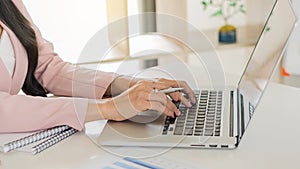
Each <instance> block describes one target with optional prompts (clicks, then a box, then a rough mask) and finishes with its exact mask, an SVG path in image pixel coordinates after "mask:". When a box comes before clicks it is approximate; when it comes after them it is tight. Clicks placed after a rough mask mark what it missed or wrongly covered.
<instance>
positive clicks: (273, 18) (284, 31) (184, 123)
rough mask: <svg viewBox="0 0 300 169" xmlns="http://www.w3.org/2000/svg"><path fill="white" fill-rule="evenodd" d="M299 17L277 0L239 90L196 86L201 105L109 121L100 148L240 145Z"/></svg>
mask: <svg viewBox="0 0 300 169" xmlns="http://www.w3.org/2000/svg"><path fill="white" fill-rule="evenodd" d="M296 20H297V18H296V15H295V13H294V11H293V9H292V5H291V3H290V1H289V0H276V1H275V3H274V6H273V8H272V10H271V13H270V15H269V17H268V19H267V21H266V23H265V26H264V28H263V31H262V33H261V35H260V37H259V40H258V41H257V44H256V46H255V48H254V50H253V51H252V54H251V57H250V59H249V61H248V64H247V66H246V68H245V70H244V72H243V74H242V76H241V78H240V80H239V83H238V85H237V86H236V87H235V88H232V87H229V88H226V89H224V90H212V89H210V90H205V89H199V90H195V94H196V98H197V104H195V105H193V106H192V107H191V108H187V107H185V106H183V105H182V104H180V103H176V105H177V106H178V108H179V109H180V111H181V112H182V114H181V115H180V116H179V117H177V118H171V117H168V116H166V115H164V114H161V113H159V112H156V111H151V110H149V111H146V112H142V113H141V115H137V116H135V117H133V118H132V119H129V120H126V121H123V122H115V121H108V122H107V123H106V125H105V126H104V129H103V131H102V132H101V134H100V136H99V137H98V138H97V139H96V142H97V143H98V144H99V145H102V146H144V147H147V146H151V147H190V148H221V149H230V148H236V147H237V146H238V144H239V143H240V141H241V138H242V136H243V134H244V133H245V130H246V128H247V125H248V124H249V122H250V120H251V118H252V116H253V114H254V112H255V109H256V107H257V106H258V104H259V101H260V99H261V97H262V95H263V93H264V91H265V89H266V87H267V85H268V83H269V81H270V79H271V76H272V74H273V72H274V69H275V68H276V65H277V64H278V63H279V61H280V60H281V57H282V55H283V52H284V50H285V47H286V44H287V41H288V39H289V37H290V35H291V33H292V30H293V28H294V26H295V24H296ZM148 117H151V118H149V119H150V120H149V121H147V118H148ZM153 117H155V118H153ZM138 121H144V122H146V123H139V122H138Z"/></svg>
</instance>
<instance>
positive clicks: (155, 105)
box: [150, 101, 174, 116]
mask: <svg viewBox="0 0 300 169" xmlns="http://www.w3.org/2000/svg"><path fill="white" fill-rule="evenodd" d="M150 105H151V106H150V109H151V110H156V111H159V112H162V113H164V114H165V115H167V116H174V112H172V111H170V110H169V109H167V108H166V106H164V105H162V104H161V103H160V102H157V101H150Z"/></svg>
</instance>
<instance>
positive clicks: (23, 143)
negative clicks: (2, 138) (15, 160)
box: [3, 125, 71, 153]
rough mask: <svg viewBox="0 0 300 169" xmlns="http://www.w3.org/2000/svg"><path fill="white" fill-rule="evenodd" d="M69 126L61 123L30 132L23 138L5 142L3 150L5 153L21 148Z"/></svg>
mask: <svg viewBox="0 0 300 169" xmlns="http://www.w3.org/2000/svg"><path fill="white" fill-rule="evenodd" d="M70 128H71V127H69V126H66V125H63V126H57V127H53V128H50V129H47V130H45V131H41V132H38V133H35V134H31V135H29V136H26V137H23V138H20V139H18V140H15V141H12V142H10V143H7V144H5V145H4V148H3V150H4V152H5V153H7V152H9V151H12V150H14V149H17V148H21V147H23V146H26V145H28V144H31V143H34V142H37V141H40V140H42V139H45V138H47V137H50V136H53V135H56V134H58V133H61V132H63V131H65V130H68V129H70Z"/></svg>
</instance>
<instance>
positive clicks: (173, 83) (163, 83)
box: [153, 78, 196, 107]
mask: <svg viewBox="0 0 300 169" xmlns="http://www.w3.org/2000/svg"><path fill="white" fill-rule="evenodd" d="M153 86H154V88H155V89H158V90H162V89H168V88H183V93H185V94H186V95H187V96H188V98H189V100H190V101H189V100H188V99H187V98H185V97H184V96H183V95H182V93H181V92H179V91H177V92H172V93H169V94H168V95H169V96H170V97H171V98H172V99H173V100H174V101H178V100H180V101H181V102H182V103H183V104H184V105H185V106H187V107H191V104H195V103H196V98H195V95H194V92H193V90H192V89H191V88H190V87H189V85H188V84H187V83H186V82H185V81H181V80H169V79H164V78H159V79H155V80H154V81H153Z"/></svg>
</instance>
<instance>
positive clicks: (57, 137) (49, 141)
mask: <svg viewBox="0 0 300 169" xmlns="http://www.w3.org/2000/svg"><path fill="white" fill-rule="evenodd" d="M77 131H78V130H76V129H73V128H70V129H67V130H66V131H64V132H62V133H60V134H57V135H55V136H53V137H51V138H49V139H47V140H46V141H44V142H42V143H40V144H38V145H36V146H34V147H32V149H31V152H32V153H33V154H34V155H35V154H37V153H40V152H42V151H44V150H45V149H47V148H49V147H51V146H52V145H54V144H56V143H58V142H60V141H61V140H63V139H65V138H67V137H69V136H71V135H73V134H74V133H76V132H77Z"/></svg>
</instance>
